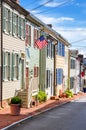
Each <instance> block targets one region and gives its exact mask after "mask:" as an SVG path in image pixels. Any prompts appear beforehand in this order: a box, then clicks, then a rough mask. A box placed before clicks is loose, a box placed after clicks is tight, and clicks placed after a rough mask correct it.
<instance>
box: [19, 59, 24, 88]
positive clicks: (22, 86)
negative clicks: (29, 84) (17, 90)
mask: <svg viewBox="0 0 86 130" xmlns="http://www.w3.org/2000/svg"><path fill="white" fill-rule="evenodd" d="M20 83H21V89H24V60H23V59H21V62H20Z"/></svg>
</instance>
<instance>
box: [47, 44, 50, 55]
mask: <svg viewBox="0 0 86 130" xmlns="http://www.w3.org/2000/svg"><path fill="white" fill-rule="evenodd" d="M47 57H50V43H49V42H48V45H47Z"/></svg>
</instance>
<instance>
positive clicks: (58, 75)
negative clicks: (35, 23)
mask: <svg viewBox="0 0 86 130" xmlns="http://www.w3.org/2000/svg"><path fill="white" fill-rule="evenodd" d="M49 26H50V25H49ZM44 32H46V33H47V40H48V46H47V47H46V48H44V49H43V50H41V51H40V80H39V86H40V90H44V91H45V92H46V93H47V96H48V98H50V97H52V96H55V95H57V96H59V94H60V92H62V91H64V90H65V89H66V88H67V87H66V84H65V86H64V82H65V80H66V79H68V46H69V45H70V44H69V43H68V42H67V40H65V39H64V38H63V37H62V36H61V35H60V34H59V33H57V32H56V31H55V30H53V29H52V28H51V27H50V28H49V27H48V26H47V27H46V28H45V29H44ZM66 68H67V69H66ZM64 76H65V79H63V77H64Z"/></svg>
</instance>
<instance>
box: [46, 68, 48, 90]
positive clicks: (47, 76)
mask: <svg viewBox="0 0 86 130" xmlns="http://www.w3.org/2000/svg"><path fill="white" fill-rule="evenodd" d="M46 75H47V77H46V88H48V70H47V71H46Z"/></svg>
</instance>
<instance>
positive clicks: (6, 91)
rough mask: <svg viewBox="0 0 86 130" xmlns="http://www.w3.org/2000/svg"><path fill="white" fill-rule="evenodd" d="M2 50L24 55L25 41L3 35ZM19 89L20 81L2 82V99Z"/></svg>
mask: <svg viewBox="0 0 86 130" xmlns="http://www.w3.org/2000/svg"><path fill="white" fill-rule="evenodd" d="M3 48H4V49H5V50H8V51H9V52H12V51H13V50H14V51H15V52H17V53H19V54H21V52H23V53H25V41H23V40H21V39H18V38H15V37H12V36H10V35H7V34H4V33H3ZM19 89H21V86H20V80H16V81H5V82H3V99H7V98H10V97H12V96H14V94H15V91H16V90H19Z"/></svg>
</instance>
